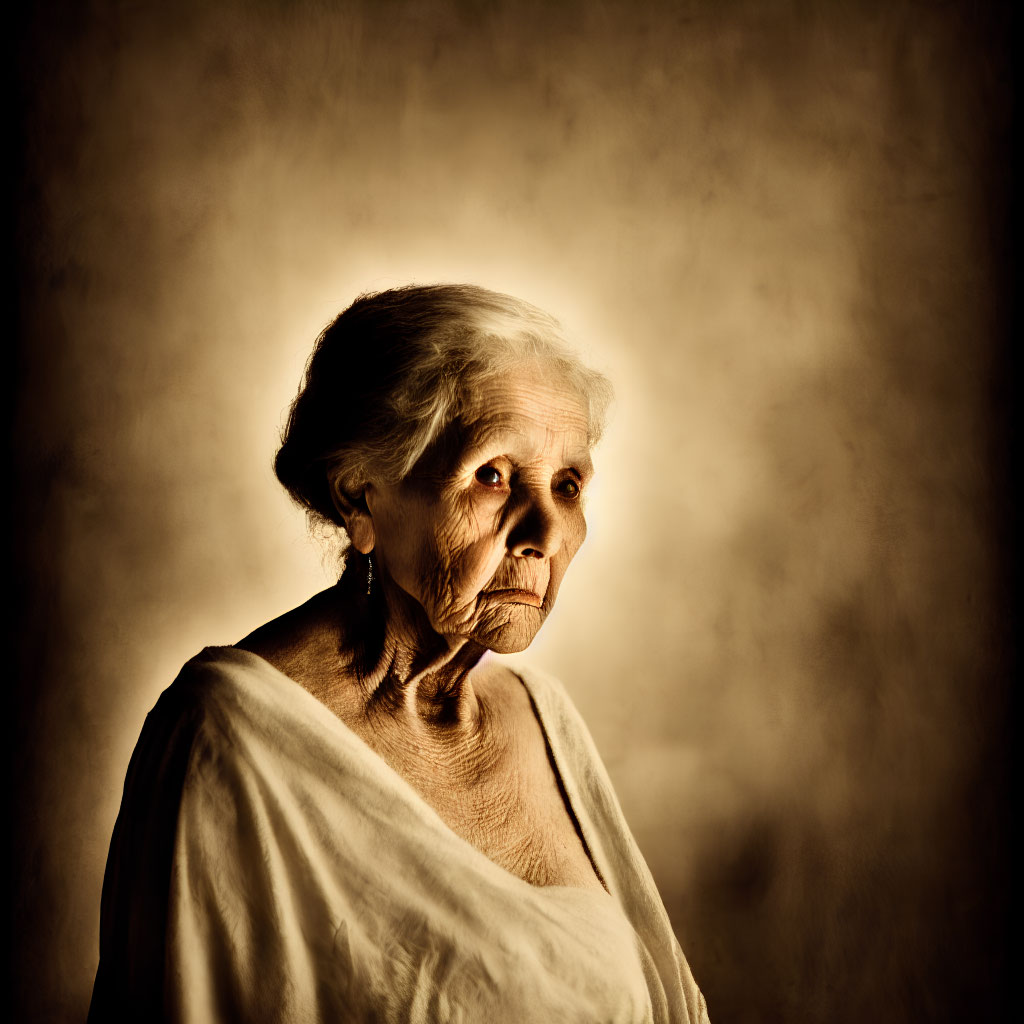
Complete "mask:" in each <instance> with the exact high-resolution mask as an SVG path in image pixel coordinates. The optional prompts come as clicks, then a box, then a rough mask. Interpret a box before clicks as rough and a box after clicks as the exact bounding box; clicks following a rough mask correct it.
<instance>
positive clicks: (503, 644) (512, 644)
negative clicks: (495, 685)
mask: <svg viewBox="0 0 1024 1024" xmlns="http://www.w3.org/2000/svg"><path fill="white" fill-rule="evenodd" d="M539 629H540V623H530V624H526V623H515V624H513V623H508V624H506V625H502V626H498V627H496V628H494V629H488V630H480V631H479V632H478V633H476V634H475V635H474V636H473V638H472V639H473V640H474V642H476V643H478V644H480V645H481V646H482V647H486V648H487V650H489V651H493V652H494V653H495V654H520V653H521V652H522V651H525V650H526V648H527V647H529V646H530V644H532V643H533V639H534V637H535V636H536V635H537V632H538V630H539Z"/></svg>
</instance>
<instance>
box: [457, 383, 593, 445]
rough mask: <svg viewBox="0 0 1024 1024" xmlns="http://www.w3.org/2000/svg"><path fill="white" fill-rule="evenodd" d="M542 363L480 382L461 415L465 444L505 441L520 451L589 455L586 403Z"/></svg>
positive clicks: (489, 443)
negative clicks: (481, 383) (463, 414)
mask: <svg viewBox="0 0 1024 1024" xmlns="http://www.w3.org/2000/svg"><path fill="white" fill-rule="evenodd" d="M545 369H546V368H545V367H542V366H537V365H532V364H528V365H526V366H523V367H521V368H519V369H517V370H515V371H512V372H511V373H508V374H505V375H503V376H502V377H500V378H497V379H493V380H489V381H487V382H486V383H485V384H484V385H483V386H482V387H480V389H479V390H478V391H477V392H476V393H475V394H474V395H473V396H472V399H471V401H470V405H469V408H468V410H467V411H466V414H465V416H464V418H463V422H464V423H465V425H466V438H465V439H466V442H467V444H466V447H467V448H468V449H474V450H475V449H478V448H487V447H491V446H494V445H500V444H505V445H508V446H511V447H513V448H515V449H517V450H518V451H521V452H522V454H523V455H524V456H537V457H539V456H541V455H547V456H551V457H557V458H559V459H561V460H568V459H575V460H577V461H578V460H580V459H582V458H584V457H586V456H588V454H589V451H590V413H589V407H588V404H587V402H586V400H585V399H584V398H583V396H581V395H580V394H579V392H578V391H577V390H576V389H575V388H573V387H571V386H570V385H569V384H568V383H567V382H565V381H563V380H560V379H559V378H558V377H555V376H552V375H550V373H549V374H547V375H545Z"/></svg>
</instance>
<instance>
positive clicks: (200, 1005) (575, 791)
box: [90, 647, 707, 1024]
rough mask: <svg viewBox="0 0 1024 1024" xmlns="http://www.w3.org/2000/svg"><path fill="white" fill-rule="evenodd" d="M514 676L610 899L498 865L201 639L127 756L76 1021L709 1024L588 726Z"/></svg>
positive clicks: (273, 673) (266, 679)
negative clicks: (82, 1010) (85, 1017)
mask: <svg viewBox="0 0 1024 1024" xmlns="http://www.w3.org/2000/svg"><path fill="white" fill-rule="evenodd" d="M518 674H519V676H520V678H521V679H522V681H523V683H524V685H525V687H526V689H527V691H528V693H529V695H530V697H531V699H532V701H533V705H534V708H535V710H536V712H537V716H538V720H539V721H540V724H541V727H542V729H543V731H544V733H545V736H546V738H547V742H548V745H549V748H550V751H551V755H552V759H553V761H554V765H555V769H556V771H557V773H558V775H559V776H560V778H561V782H562V785H563V786H564V789H565V793H566V795H567V797H568V800H569V804H570V806H571V808H572V811H573V813H574V814H575V816H576V819H577V821H578V823H579V826H580V831H581V833H582V836H583V839H584V842H585V845H586V847H587V849H588V852H589V854H590V856H591V859H592V860H593V862H594V865H595V867H596V868H597V870H598V872H599V874H600V876H601V878H602V879H603V881H604V883H605V886H606V887H607V890H608V893H607V894H606V893H601V892H596V891H590V890H582V889H574V888H569V887H564V886H551V887H546V888H538V887H535V886H531V885H529V884H528V883H526V882H524V881H522V880H521V879H520V878H518V877H516V876H514V875H512V874H510V873H509V872H507V871H505V870H504V869H503V868H501V867H499V866H498V865H497V864H495V863H493V862H492V861H491V860H489V859H488V858H487V857H485V856H484V855H483V854H482V853H480V852H479V851H478V850H477V849H476V848H475V847H473V846H472V845H470V844H469V843H467V842H466V841H465V840H464V839H462V838H461V837H460V836H458V835H457V834H456V833H455V832H453V831H452V830H451V829H450V828H449V827H448V826H447V825H446V824H445V823H444V822H443V821H442V820H441V818H440V817H439V816H438V815H437V813H436V812H435V811H434V810H433V809H432V808H431V807H430V806H429V805H428V804H427V803H426V802H425V801H424V800H423V799H422V797H420V795H419V794H418V793H417V792H416V791H415V790H414V789H413V788H412V787H411V786H410V785H409V784H408V783H407V782H406V781H405V780H404V779H402V778H401V777H400V776H399V775H398V774H396V773H395V772H394V771H393V770H392V769H391V768H390V767H388V765H387V764H385V762H384V761H383V760H382V759H381V758H380V757H379V756H378V755H377V754H376V753H374V752H373V751H372V750H371V749H370V748H369V747H368V746H367V745H366V744H365V743H364V742H363V741H362V740H361V739H360V738H359V737H358V736H356V735H355V734H354V733H353V732H352V731H351V730H350V729H348V728H347V726H345V725H344V724H343V723H342V722H341V721H340V720H339V719H338V718H337V717H336V716H335V715H333V714H332V713H331V712H330V711H328V710H327V708H326V707H324V706H323V705H322V704H321V703H320V702H319V701H318V700H316V699H315V698H314V697H312V696H311V695H309V694H308V693H307V692H306V691H305V690H304V689H303V688H302V687H301V686H299V685H298V684H297V683H295V682H294V681H293V680H291V679H289V678H288V677H287V676H285V675H283V674H282V673H281V672H279V671H278V670H277V669H275V668H274V667H273V666H272V665H270V664H269V663H268V662H266V661H264V660H263V659H262V658H259V657H257V656H256V655H254V654H251V653H249V652H246V651H242V650H238V649H236V648H231V647H225V648H207V649H206V650H204V651H203V652H202V653H201V654H200V655H198V656H197V657H196V658H193V659H192V661H190V662H189V663H188V664H187V665H186V666H185V667H184V669H183V670H182V672H181V674H180V675H179V676H178V678H177V680H175V682H174V684H173V685H172V686H171V687H169V688H168V690H166V691H165V693H164V694H163V695H162V696H161V698H160V700H159V701H158V703H157V705H156V706H155V707H154V709H153V711H152V712H151V713H150V715H149V717H148V718H147V721H146V727H145V728H144V730H143V733H142V736H141V738H140V740H139V744H138V746H137V747H136V751H135V754H134V755H133V757H132V764H131V766H130V768H129V773H128V779H127V781H126V784H125V796H124V801H123V803H122V806H121V812H120V815H119V817H118V823H117V826H116V827H115V831H114V838H113V841H112V843H111V851H110V858H109V860H108V864H107V874H106V877H105V880H104V892H103V914H102V922H101V958H100V967H99V971H98V972H97V979H96V986H95V990H94V993H93V1003H92V1007H91V1010H90V1022H91V1024H92V1022H99V1021H108V1020H113V1019H125V1015H126V1014H127V1015H129V1016H131V1017H134V1018H135V1019H139V1020H143V1019H145V1020H156V1019H159V1018H161V1017H163V1018H164V1019H168V1020H173V1021H181V1022H189V1024H192V1022H195V1024H206V1022H213V1021H234V1020H237V1021H259V1022H264V1021H268V1022H269V1021H287V1022H293V1021H294V1022H298V1021H311V1022H312V1021H318V1022H319V1021H325V1022H326V1021H360V1022H362V1021H374V1022H381V1024H385V1022H386V1024H391V1022H406V1021H409V1022H424V1024H425V1022H435V1021H438V1022H440V1021H446V1022H447V1021H451V1022H475V1021H482V1022H487V1024H499V1022H504V1021H508V1022H532V1021H536V1022H538V1024H540V1022H545V1024H547V1022H565V1024H571V1022H579V1024H596V1022H609V1024H611V1022H616V1024H617V1022H622V1024H638V1022H641V1021H656V1022H679V1024H682V1022H693V1024H699V1022H703V1021H706V1019H707V1017H706V1009H705V1007H704V1000H703V998H702V996H701V994H700V992H699V991H698V989H697V986H696V984H695V983H694V981H693V978H692V976H691V974H690V971H689V968H688V967H687V964H686V961H685V959H684V958H683V955H682V952H681V951H680V949H679V945H678V943H677V942H676V939H675V936H674V935H673V932H672V929H671V926H670V924H669V920H668V916H667V914H666V912H665V909H664V906H663V905H662V902H661V899H660V898H659V896H658V892H657V890H656V888H655V886H654V882H653V880H652V878H651V875H650V872H649V871H648V869H647V866H646V865H645V863H644V861H643V858H642V857H641V855H640V852H639V850H638V849H637V846H636V843H635V842H634V840H633V838H632V836H631V834H630V832H629V829H628V827H627V826H626V823H625V820H624V818H623V816H622V812H621V810H620V808H619V805H618V801H617V800H616V797H615V794H614V792H613V790H612V787H611V783H610V781H609V779H608V776H607V773H606V771H605V769H604V767H603V765H602V764H601V761H600V758H599V757H598V754H597V751H596V749H595V748H594V744H593V741H592V739H591V737H590V734H589V733H588V732H587V729H586V726H585V725H584V724H583V722H582V720H581V719H580V717H579V714H578V713H577V711H576V710H575V708H574V707H573V705H572V703H571V701H570V700H569V697H568V695H567V694H566V693H565V691H564V689H563V688H562V687H561V685H560V684H559V683H557V682H556V681H554V680H552V679H550V678H547V677H545V676H542V675H541V674H539V673H535V672H523V671H520V672H519V673H518Z"/></svg>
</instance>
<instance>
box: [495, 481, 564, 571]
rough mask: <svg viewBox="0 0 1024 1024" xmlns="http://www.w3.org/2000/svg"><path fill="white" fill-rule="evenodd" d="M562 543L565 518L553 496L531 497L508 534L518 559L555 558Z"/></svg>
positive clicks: (509, 544) (509, 541)
mask: <svg viewBox="0 0 1024 1024" xmlns="http://www.w3.org/2000/svg"><path fill="white" fill-rule="evenodd" d="M561 546H562V521H561V517H560V516H559V514H558V509H557V507H556V506H555V503H554V502H553V501H552V500H551V498H550V497H547V498H545V497H541V496H531V497H530V500H529V502H528V503H527V504H525V505H524V508H523V514H522V516H521V517H520V519H519V521H518V522H517V523H516V524H515V526H513V527H512V529H511V530H510V531H509V535H508V549H509V551H510V552H511V553H512V554H513V555H514V556H516V557H517V558H551V557H553V556H554V555H555V554H557V552H558V550H559V548H561Z"/></svg>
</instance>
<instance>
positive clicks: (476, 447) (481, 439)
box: [459, 418, 594, 476]
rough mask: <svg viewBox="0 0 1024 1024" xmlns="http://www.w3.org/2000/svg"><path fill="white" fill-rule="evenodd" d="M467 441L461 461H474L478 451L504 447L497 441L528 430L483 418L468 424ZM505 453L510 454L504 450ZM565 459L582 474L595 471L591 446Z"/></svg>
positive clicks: (590, 473) (580, 449)
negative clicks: (489, 421) (490, 421)
mask: <svg viewBox="0 0 1024 1024" xmlns="http://www.w3.org/2000/svg"><path fill="white" fill-rule="evenodd" d="M466 433H467V435H468V436H467V443H466V444H465V445H464V446H463V449H462V452H461V454H460V455H459V461H460V462H470V461H473V459H474V457H475V456H477V455H478V453H480V454H482V452H483V451H484V450H485V449H488V448H492V447H503V446H501V445H498V444H497V442H499V441H503V440H504V439H505V438H509V439H513V438H516V437H523V438H525V437H528V436H529V435H528V434H527V432H526V431H523V430H517V429H516V428H515V427H512V426H509V424H507V423H488V422H487V421H486V419H485V418H481V419H479V420H477V421H476V422H474V423H471V424H468V425H467V430H466ZM502 454H503V455H506V454H508V453H507V452H502ZM565 461H566V463H567V464H569V465H570V466H571V467H572V468H575V469H576V470H577V472H579V473H580V475H581V476H590V475H592V474H593V472H594V463H593V460H592V458H591V455H590V448H589V446H587V447H582V448H579V449H577V450H576V451H574V452H572V453H571V454H569V455H568V456H566V457H565Z"/></svg>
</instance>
